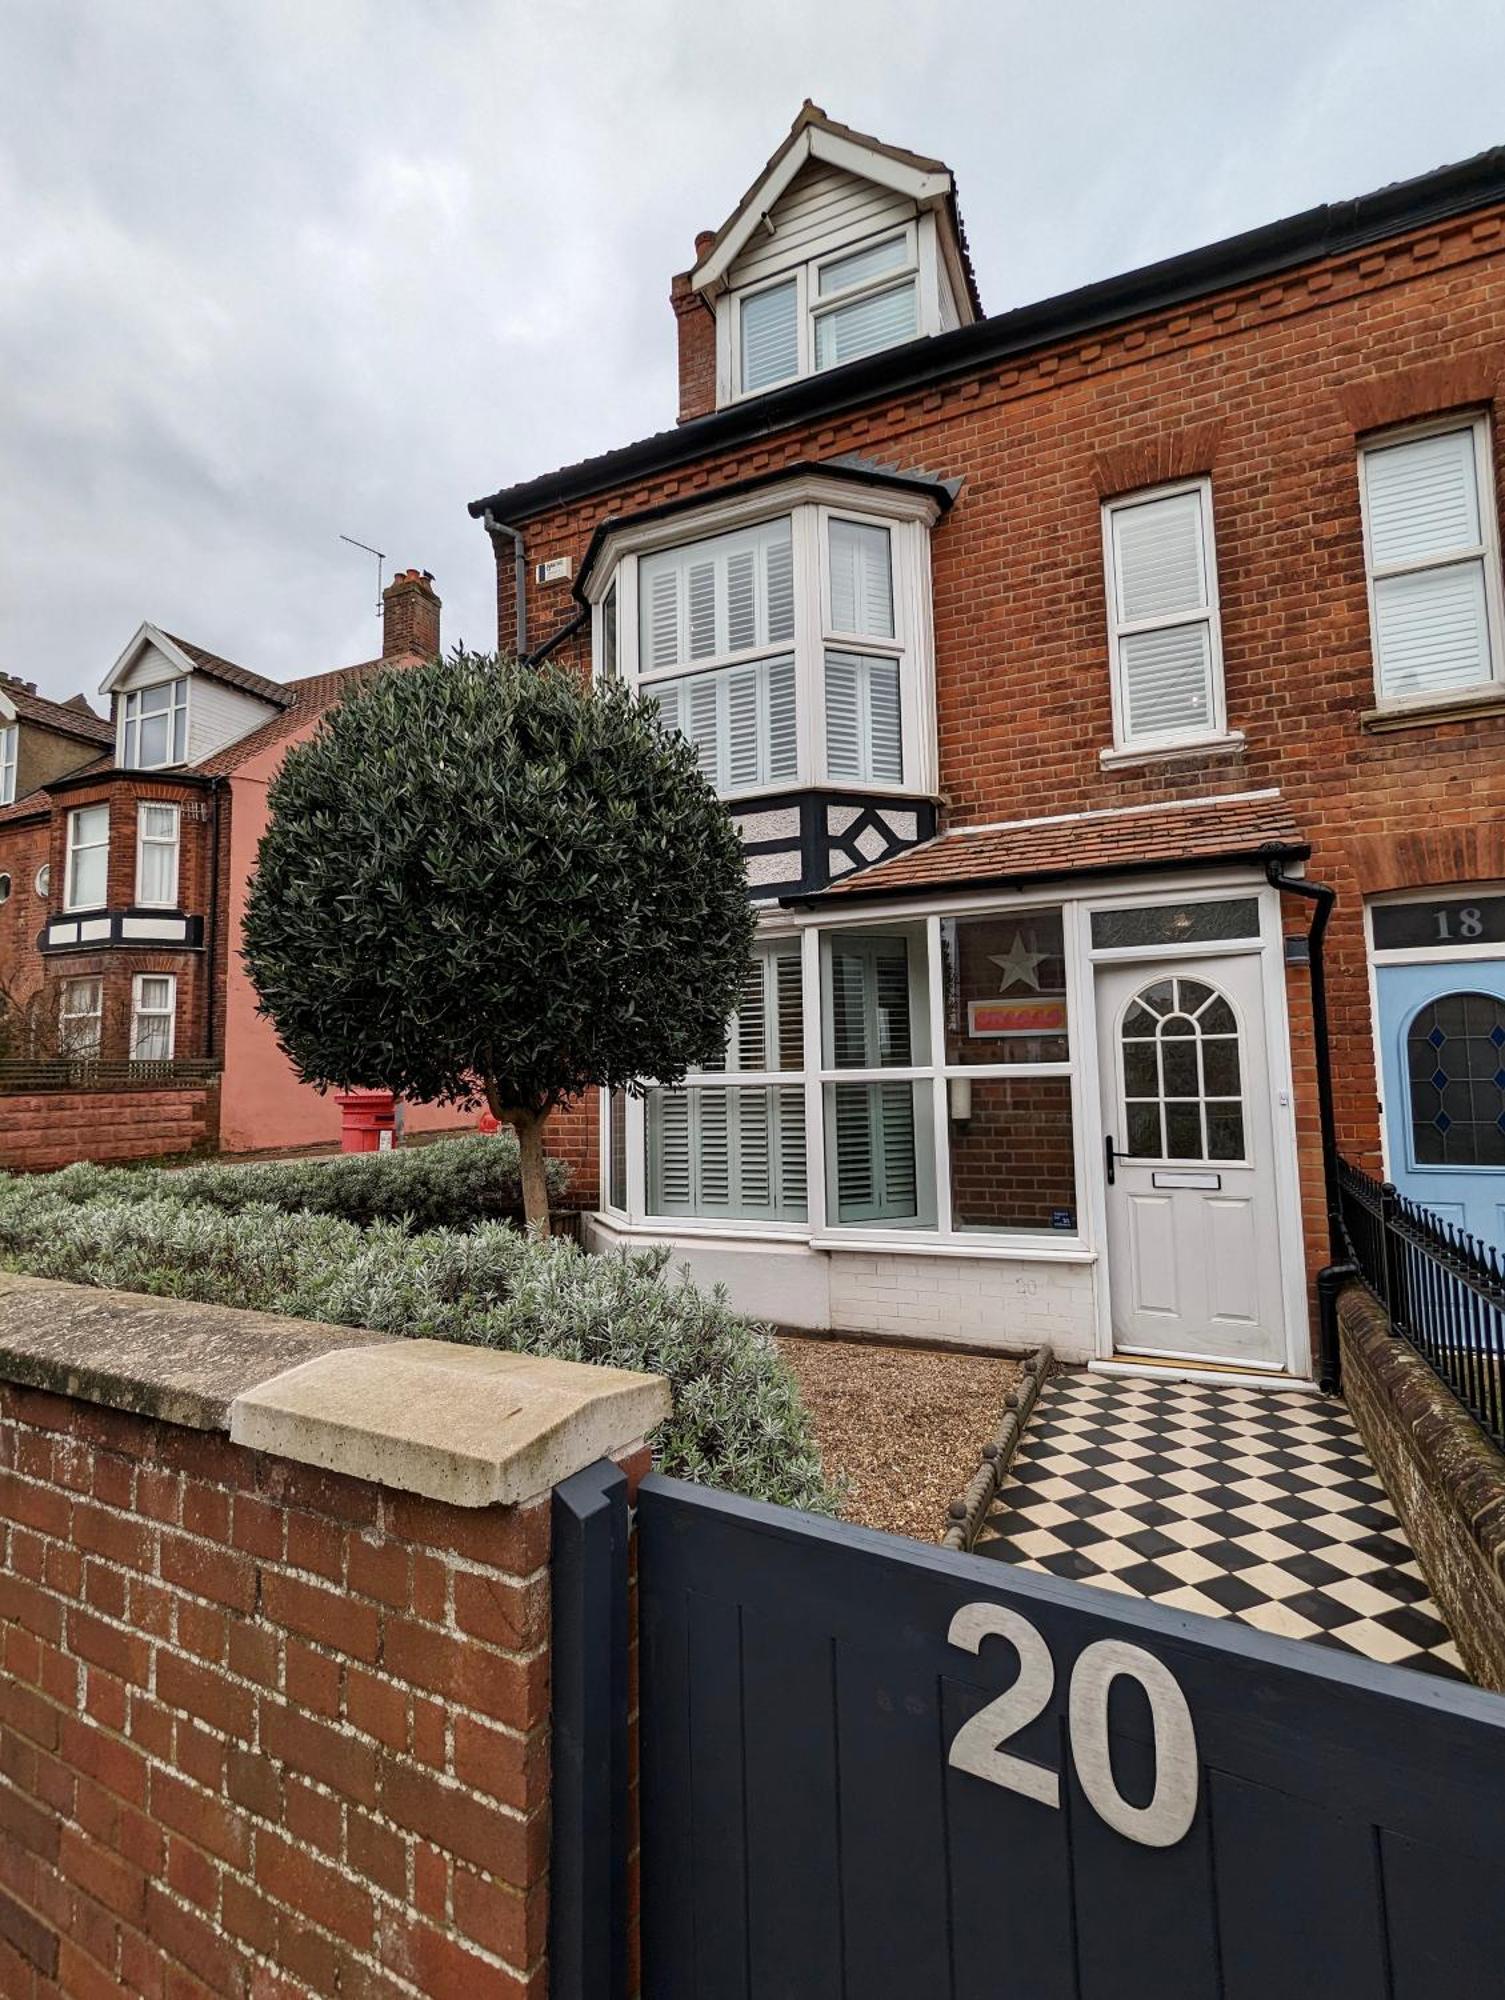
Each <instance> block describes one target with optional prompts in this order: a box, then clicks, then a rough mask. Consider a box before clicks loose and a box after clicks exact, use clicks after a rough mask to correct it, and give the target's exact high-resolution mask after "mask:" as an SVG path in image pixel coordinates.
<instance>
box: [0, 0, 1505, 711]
mask: <svg viewBox="0 0 1505 2000" xmlns="http://www.w3.org/2000/svg"><path fill="white" fill-rule="evenodd" d="M6 29H7V46H6V61H5V65H4V70H3V73H0V241H3V243H4V245H5V269H4V281H3V283H0V665H3V666H4V667H6V668H8V669H9V670H11V671H13V672H20V673H24V674H25V675H26V676H27V677H28V678H34V679H36V680H37V681H38V682H39V683H40V684H41V685H42V686H43V687H44V688H46V689H48V690H49V691H51V692H53V693H56V694H68V693H71V692H73V691H74V690H75V689H77V688H79V687H84V688H88V689H90V690H92V689H94V688H95V687H96V686H97V684H98V682H99V679H100V678H101V676H102V675H103V673H104V672H105V671H106V670H107V669H108V667H109V665H110V663H111V662H112V661H113V659H114V657H115V655H116V653H117V652H118V650H119V648H120V647H121V645H122V644H123V643H124V642H125V640H126V639H127V638H128V637H129V635H130V634H131V632H132V631H134V629H135V627H136V625H137V624H138V623H139V621H140V620H141V619H142V618H151V619H153V620H154V621H156V622H158V623H161V624H165V625H167V626H168V627H169V628H170V629H172V630H176V631H183V632H186V633H188V634H189V635H190V636H192V637H195V638H197V639H199V640H200V641H201V642H202V643H204V644H206V645H208V646H211V647H213V648H214V649H215V650H217V651H219V652H222V653H224V654H226V655H228V656H229V657H230V658H232V659H235V660H239V661H241V662H242V663H243V664H244V665H246V666H249V667H254V668H256V669H258V670H260V671H262V672H267V673H271V674H274V675H279V676H291V675H294V674H298V673H307V672H314V671H318V670H320V669H322V668H324V667H327V666H331V665H335V664H339V663H341V662H343V661H347V660H353V659H358V658H361V657H363V656H365V655H367V654H369V653H370V652H371V651H372V650H373V649H374V645H375V642H376V637H377V624H376V619H375V617H374V615H373V597H372V589H371V583H372V576H371V567H370V565H369V563H368V561H367V559H366V558H365V557H363V556H361V555H360V554H359V553H358V552H357V551H355V550H352V549H349V548H347V547H346V546H345V545H344V544H343V543H342V542H340V540H339V539H338V537H339V535H340V534H341V533H342V532H343V533H346V534H350V535H354V536H357V537H358V538H359V539H360V540H362V541H366V542H374V543H375V544H376V545H377V546H378V547H380V548H383V549H385V550H387V551H388V557H389V563H388V567H389V568H391V567H397V566H404V565H406V564H408V563H417V564H421V565H422V566H424V567H426V568H429V569H431V570H433V571H434V573H435V576H436V578H437V581H438V586H439V589H440V592H441V594H442V596H443V597H444V599H445V619H446V630H447V632H448V634H449V636H450V637H452V638H453V637H459V636H463V637H464V638H466V639H467V640H468V641H470V642H471V643H473V644H479V645H489V644H491V643H493V642H494V640H495V612H494V606H493V597H492V589H493V586H492V575H491V563H490V554H489V548H488V545H487V543H486V539H485V537H484V535H483V534H482V533H481V531H480V530H479V529H478V528H477V526H476V525H475V523H473V522H472V521H470V520H469V518H468V517H467V515H466V513H465V503H466V501H467V500H469V499H471V498H472V497H474V496H475V495H476V494H478V493H482V492H485V491H488V490H490V489H491V488H493V487H495V486H497V485H500V484H502V483H505V482H507V481H510V480H514V479H520V478H525V477H527V476H529V475H530V474H533V473H536V472H541V471H545V470H547V469H549V468H550V467H552V466H554V465H557V464H561V463H564V462H566V461H568V460H570V459H572V458H576V457H580V456H582V455H584V454H587V453H589V452H592V451H596V450H601V449H605V448H607V447H608V446H611V445H614V444H619V443H623V442H626V441H627V440H628V439H630V438H633V437H637V436H641V435H643V434H644V433H645V432H648V431H651V430H656V429H660V428H662V427H663V426H665V425H666V424H668V423H671V422H672V421H673V417H674V394H675V390H674V382H675V358H674V331H673V321H672V317H671V315H670V313H669V309H668V305H667V290H668V281H669V277H670V275H671V273H672V272H673V271H675V270H677V269H680V268H682V267H683V265H684V264H685V263H686V262H688V260H689V255H690V246H691V243H692V240H693V237H694V233H695V231H696V230H697V229H698V228H703V227H709V226H714V225H715V224H716V223H718V222H719V221H720V220H721V219H722V218H723V216H724V215H725V214H726V212H727V211H728V210H729V209H730V207H731V206H732V204H733V203H734V202H735V200H736V199H737V197H738V195H739V194H740V193H741V191H742V190H743V188H745V187H746V185H747V184H748V182H749V181H750V180H751V179H752V177H753V175H754V174H755V173H756V171H757V169H758V167H759V166H760V164H761V163H762V161H763V160H764V159H765V158H766V157H767V155H768V154H769V152H770V151H771V150H772V149H773V147H774V146H775V144H776V143H777V142H778V140H779V138H780V137H781V136H782V134H783V132H784V130H785V129H786V128H787V126H788V122H789V120H790V118H791V117H792V116H793V114H794V112H795V110H796V109H797V108H798V105H799V102H800V100H801V98H803V97H804V96H806V95H807V94H808V95H810V96H813V97H815V98H816V100H817V101H818V102H820V103H822V104H824V105H825V107H826V108H827V109H828V110H829V111H830V112H831V113H832V115H833V116H836V117H839V118H843V119H845V120H847V121H848V122H849V123H851V124H853V125H856V126H858V127H859V128H861V129H864V130H868V131H874V132H877V133H879V134H881V135H883V136H885V137H888V138H892V139H894V140H896V141H898V142H900V143H903V144H908V145H912V146H915V147H917V148H919V149H922V150H925V151H929V152H938V153H940V154H942V155H943V156H944V157H945V158H946V159H948V160H949V161H950V162H951V164H952V165H953V166H954V167H955V169H956V171H957V175H958V180H959V185H960V190H961V196H962V201H963V206H964V209H965V213H966V217H967V222H968V228H969V233H970V236H971V239H972V244H973V250H974V255H975V259H976V262H977V265H978V271H979V277H980V280H981V285H982V291H983V297H984V302H985V303H986V304H987V305H988V306H989V308H990V309H991V310H1001V309H1003V308H1005V307H1007V306H1009V305H1013V304H1017V303H1019V302H1021V301H1022V300H1024V299H1027V298H1033V297H1041V296H1045V295H1047V294H1049V293H1050V292H1053V291H1057V290H1061V289H1064V288H1066V287H1069V286H1071V285H1075V284H1079V283H1082V282H1085V281H1087V280H1088V279H1091V278H1093V277H1098V276H1104V275H1106V274H1107V273H1109V272H1110V271H1114V270H1121V269H1124V268H1127V267H1129V266H1131V265H1133V264H1136V263H1140V262H1144V261H1147V260H1149V259H1151V258H1154V257H1159V256H1164V255H1168V254H1170V253H1172V252H1174V251H1176V250H1178V249H1184V248H1189V247H1190V246H1192V245H1193V244H1195V243H1198V242H1204V241H1207V240H1210V239H1211V238H1214V237H1216V236H1220V235H1224V234H1227V233H1229V232H1231V231H1233V230H1236V229H1240V228H1246V227H1249V226H1252V225H1253V224H1256V223H1258V222H1261V221H1265V220H1269V219H1271V218H1273V217H1275V216H1277V215H1281V214H1285V213H1289V212H1291V211H1292V210H1293V209H1298V208H1302V207H1306V206H1308V205H1310V204H1311V203H1313V202H1316V201H1320V200H1323V199H1327V198H1331V197H1339V196H1344V195H1349V194H1354V193H1359V192H1362V191H1363V190H1365V189H1366V188H1369V187H1371V186H1375V185H1378V184H1381V183H1383V182H1385V181H1387V180H1393V179H1397V178H1402V177H1404V176H1406V175H1408V174H1412V173H1416V172H1419V171H1422V170H1424V169H1425V168H1427V167H1430V166H1433V165H1436V164H1437V163H1439V162H1440V161H1442V160H1445V159H1456V158H1460V157H1463V156H1464V155H1466V154H1468V153H1470V152H1474V151H1477V150H1479V149H1480V148H1482V147H1483V146H1485V145H1488V144H1491V143H1493V142H1495V141H1496V140H1498V139H1501V138H1505V130H1502V129H1501V126H1502V124H1505V120H1501V119H1500V115H1499V111H1498V89H1497V85H1496V81H1495V80H1496V79H1497V78H1498V75H1499V73H1500V61H1501V57H1502V56H1505V16H1502V15H1501V14H1500V11H1499V10H1498V8H1497V7H1495V6H1493V5H1485V4H1473V0H1459V4H1455V5H1450V6H1445V7H1444V6H1427V5H1417V4H1411V0H1370V4H1362V0H1329V4H1327V5H1325V6H1323V7H1320V8H1313V7H1312V6H1310V5H1309V4H1296V0H1266V4H1264V5H1262V6H1261V7H1260V8H1257V9H1234V8H1231V7H1227V6H1224V5H1221V4H1213V0H1136V4H1135V5H1133V6H1124V5H1119V4H1112V5H1110V4H1107V0H1075V4H1072V5H1059V6H1052V7H1044V6H1040V5H1038V4H1026V0H1008V3H1007V4H991V5H990V4H985V0H950V3H949V4H938V0H902V4H901V0H862V4H858V0H826V4H824V5H822V6H821V7H820V8H819V9H814V8H811V7H810V6H809V5H808V4H807V0H800V4H794V0H765V4H763V5H762V6H760V7H759V8H757V9H751V8H747V7H741V6H732V7H728V6H722V7H712V6H708V5H706V4H704V0H699V4H693V5H692V4H690V0H635V3H634V4H620V0H619V4H612V5H608V4H605V0H597V3H596V4H589V5H587V4H583V0H574V4H556V5H554V6H551V7H549V8H547V9H540V8H537V7H531V6H530V7H524V6H521V5H518V4H504V5H498V4H492V0H428V4H424V5H417V4H413V0H406V4H401V3H400V0H320V4H319V5H318V6H317V7H308V6H307V5H295V4H292V0H256V4H252V5H245V4H244V0H240V4H232V0H137V4H133V5H132V6H131V7H129V8H125V7H121V6H119V5H118V4H115V0H15V4H13V5H12V7H11V8H10V9H9V10H8V11H7V24H6Z"/></svg>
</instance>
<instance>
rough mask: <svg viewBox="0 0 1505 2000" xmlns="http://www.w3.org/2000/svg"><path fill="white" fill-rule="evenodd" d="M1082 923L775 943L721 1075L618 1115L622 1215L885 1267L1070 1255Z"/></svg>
mask: <svg viewBox="0 0 1505 2000" xmlns="http://www.w3.org/2000/svg"><path fill="white" fill-rule="evenodd" d="M1067 915H1068V913H1067V912H1066V911H1064V910H1063V909H1062V907H1061V906H1060V905H1050V906H1044V907H1038V908H1023V909H1020V910H1018V911H1014V910H1011V911H1009V912H1008V913H1007V914H992V913H990V914H979V915H972V914H965V915H961V914H959V915H955V916H930V917H925V918H920V919H918V920H911V921H884V922H882V923H866V922H853V923H851V924H826V925H822V926H821V927H820V928H819V929H816V928H815V927H813V926H811V927H810V928H807V929H806V930H804V931H803V932H796V933H791V934H789V935H785V936H765V937H764V938H763V939H761V940H760V942H759V944H758V945H757V947H756V956H755V961H754V967H753V971H752V974H751V976H750V978H749V980H748V983H747V986H746V988H745V989H744V992H743V995H742V999H741V1003H740V1005H739V1006H738V1009H737V1011H736V1014H735V1015H734V1016H733V1018H732V1021H731V1023H730V1026H729V1029H728V1035H727V1044H726V1050H725V1053H724V1055H723V1057H722V1058H721V1061H720V1064H719V1066H718V1067H717V1068H715V1069H713V1070H704V1071H695V1072H692V1073H691V1074H690V1075H689V1076H688V1077H687V1078H686V1079H685V1081H684V1083H683V1084H680V1085H677V1086H675V1087H673V1088H670V1089H660V1088H650V1089H647V1090H646V1091H645V1092H644V1093H643V1095H642V1096H640V1097H639V1096H634V1095H629V1094H627V1093H614V1094H612V1095H610V1096H609V1097H608V1098H607V1099H606V1101H605V1103H604V1106H603V1121H602V1122H603V1139H602V1181H603V1192H604V1195H605V1205H606V1206H607V1207H608V1208H609V1209H611V1210H614V1211H616V1212H617V1213H618V1214H619V1215H620V1216H622V1217H624V1218H630V1219H631V1220H632V1221H634V1222H636V1223H640V1224H642V1225H643V1226H645V1227H651V1226H652V1221H653V1219H654V1218H662V1219H665V1220H667V1219H671V1218H672V1219H683V1220H685V1221H688V1222H693V1223H698V1224H700V1225H705V1224H710V1223H717V1222H720V1223H725V1224H728V1225H741V1226H743V1227H746V1226H747V1225H751V1224H762V1225H765V1226H772V1227H775V1228H779V1229H786V1230H788V1231H789V1232H790V1233H800V1234H803V1233H808V1234H810V1235H813V1236H814V1237H815V1238H816V1239H817V1241H819V1242H822V1243H828V1242H829V1243H833V1244H834V1243H835V1242H838V1241H850V1242H851V1243H853V1244H858V1243H860V1242H862V1241H863V1240H865V1239H886V1240H887V1243H888V1247H890V1248H896V1247H900V1246H901V1245H902V1243H903V1242H904V1241H905V1240H907V1239H911V1238H912V1239H914V1241H915V1242H916V1246H917V1247H918V1246H919V1245H920V1244H921V1243H923V1242H924V1241H940V1242H946V1241H949V1242H952V1243H958V1242H961V1241H966V1242H975V1240H976V1239H977V1238H978V1237H979V1236H984V1237H987V1236H991V1237H993V1238H995V1239H998V1240H999V1241H1000V1242H1003V1241H1006V1240H1007V1239H1015V1240H1019V1239H1023V1240H1024V1241H1026V1242H1027V1241H1032V1240H1038V1239H1039V1237H1041V1236H1042V1235H1046V1234H1050V1235H1053V1236H1055V1237H1056V1238H1057V1239H1058V1240H1059V1239H1060V1238H1062V1237H1073V1236H1075V1235H1076V1234H1077V1229H1078V1198H1077V1160H1076V1147H1077V1137H1076V1124H1075V1111H1074V1104H1075V1096H1074V1093H1075V1088H1076V1082H1077V1079H1076V1077H1075V1074H1074V1057H1073V1049H1072V1041H1071V1023H1070V1005H1071V1002H1070V1000H1069V997H1068V987H1069V984H1070V982H1069V980H1068V970H1067V964H1068V942H1067V936H1068V928H1067ZM634 1160H636V1161H637V1162H640V1163H641V1177H640V1178H637V1177H636V1176H635V1172H631V1171H629V1169H630V1167H631V1164H632V1162H633V1161H634ZM629 1189H631V1191H632V1192H631V1199H630V1200H629Z"/></svg>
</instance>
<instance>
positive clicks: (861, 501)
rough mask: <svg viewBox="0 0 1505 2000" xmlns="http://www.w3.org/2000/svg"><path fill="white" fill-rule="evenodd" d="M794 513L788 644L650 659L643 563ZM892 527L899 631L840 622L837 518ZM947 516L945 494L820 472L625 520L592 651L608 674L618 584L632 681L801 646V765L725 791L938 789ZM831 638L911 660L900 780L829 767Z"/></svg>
mask: <svg viewBox="0 0 1505 2000" xmlns="http://www.w3.org/2000/svg"><path fill="white" fill-rule="evenodd" d="M786 514H787V515H789V516H790V519H791V533H792V538H793V555H794V637H793V639H792V640H791V641H789V642H788V643H787V644H785V643H783V642H781V643H780V645H779V646H778V647H777V648H766V647H765V648H757V649H754V650H753V651H751V652H746V653H732V654H727V655H726V656H725V658H722V657H720V656H718V657H717V659H716V661H715V664H714V667H712V665H711V663H710V662H709V661H696V662H694V663H693V664H690V665H684V664H677V665H675V666H673V667H661V668H658V669H657V670H653V669H650V670H649V671H647V672H642V671H640V664H639V662H640V653H639V647H640V639H641V620H640V617H639V592H638V567H639V558H640V557H641V556H645V555H650V554H653V553H656V552H657V551H658V550H660V549H668V548H678V547H681V546H683V545H686V544H688V543H692V542H698V541H704V540H707V539H708V538H710V537H711V536H713V535H718V534H722V533H725V532H726V531H728V530H729V529H732V528H738V527H752V526H755V525H757V524H758V523H760V522H764V521H770V520H775V519H778V518H779V517H781V516H783V515H786ZM833 516H835V517H836V518H838V519H840V520H844V521H855V522H857V523H858V524H859V525H862V526H868V527H877V528H886V529H887V530H888V531H889V536H890V555H891V559H892V576H893V595H894V636H893V638H892V639H874V638H869V637H867V636H866V635H863V634H858V633H836V632H835V631H834V630H833V629H832V626H831V622H830V602H831V595H830V576H829V560H828V556H827V549H828V540H827V534H828V524H829V521H830V520H831V518H832V517H833ZM938 516H939V508H938V506H937V504H936V502H935V501H934V500H933V499H931V498H929V497H927V496H925V495H923V494H919V493H913V492H906V491H904V490H903V489H895V490H893V491H889V492H885V491H884V490H883V489H881V488H876V487H874V488H865V487H854V486H849V485H848V484H847V483H846V482H843V481H838V480H833V479H822V478H820V477H819V476H818V475H816V476H811V477H807V478H803V479H798V480H794V481H791V482H790V483H789V484H788V485H787V486H774V487H770V488H768V489H766V490H765V491H762V492H759V493H756V494H748V495H743V496H741V497H740V498H739V499H737V500H734V501H729V502H724V503H710V504H708V505H707V506H706V507H705V508H697V509H695V510H694V511H693V512H691V513H687V514H685V515H683V516H674V517H671V518H670V519H669V520H667V521H659V522H653V523H649V524H646V525H644V526H643V527H641V528H624V529H622V530H620V531H618V532H617V533H616V534H614V535H612V536H611V538H610V541H609V543H608V545H607V546H606V547H605V548H603V549H602V551H601V555H600V560H599V562H598V564H597V565H596V569H595V572H594V574H593V577H592V579H591V581H590V583H589V586H588V591H587V594H588V596H589V598H590V601H591V605H592V619H593V622H592V636H591V652H592V659H593V661H594V663H595V667H594V671H595V672H596V674H597V676H598V677H600V676H601V674H602V671H603V664H602V663H603V661H604V659H605V652H606V646H605V610H604V606H605V600H606V598H607V596H608V594H609V593H610V591H611V589H612V588H613V587H615V589H616V592H617V674H618V677H619V678H620V679H622V680H623V681H625V682H626V683H627V684H628V686H629V687H631V688H633V689H634V690H636V691H639V692H646V691H648V690H649V689H651V688H652V687H653V686H654V685H655V683H656V682H659V681H669V680H676V679H683V678H685V677H686V675H687V674H691V673H696V672H702V671H719V670H720V669H722V668H724V667H727V666H733V665H736V664H737V663H738V662H740V661H743V660H748V659H756V658H758V657H760V656H761V655H763V654H765V653H772V652H777V653H778V654H779V655H782V654H784V653H787V652H791V651H792V652H793V654H794V662H795V707H796V714H797V718H798V721H797V728H798V742H799V750H798V757H797V764H796V775H795V776H794V777H793V778H788V779H782V778H781V779H779V780H778V781H777V782H776V783H775V784H770V785H764V786H762V787H757V788H749V789H748V790H746V791H741V792H729V793H725V794H723V796H724V797H726V798H727V800H728V802H729V803H731V802H734V801H735V802H738V803H740V802H742V801H744V800H748V799H752V798H756V797H757V796H759V795H760V792H761V794H762V795H765V796H766V795H770V794H782V793H785V792H789V791H797V790H809V789H811V788H813V787H816V786H819V787H820V789H821V790H823V791H832V792H852V793H859V794H861V795H863V796H878V795H892V796H899V795H903V796H907V797H914V796H915V795H916V794H918V795H921V796H926V795H929V796H934V794H935V791H936V788H937V784H938V773H937V758H938V752H937V743H936V709H935V654H934V625H933V613H932V604H931V580H930V531H931V528H932V527H933V526H934V524H935V521H936V519H937V518H938ZM828 641H830V642H831V643H832V645H833V648H834V650H837V651H843V650H844V651H852V652H859V651H860V652H867V653H874V654H880V653H882V654H888V655H890V656H893V657H897V658H898V659H899V662H900V673H899V688H900V729H901V732H902V738H903V753H904V754H903V776H902V778H901V780H900V782H899V783H897V784H894V783H890V782H887V781H884V782H881V783H878V782H874V783H869V782H867V781H865V780H859V779H851V778H832V777H830V776H829V775H828V774H827V772H826V720H825V703H826V667H825V655H826V649H827V643H828Z"/></svg>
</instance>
